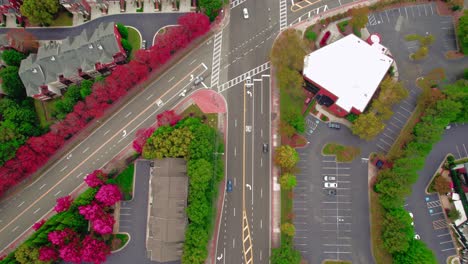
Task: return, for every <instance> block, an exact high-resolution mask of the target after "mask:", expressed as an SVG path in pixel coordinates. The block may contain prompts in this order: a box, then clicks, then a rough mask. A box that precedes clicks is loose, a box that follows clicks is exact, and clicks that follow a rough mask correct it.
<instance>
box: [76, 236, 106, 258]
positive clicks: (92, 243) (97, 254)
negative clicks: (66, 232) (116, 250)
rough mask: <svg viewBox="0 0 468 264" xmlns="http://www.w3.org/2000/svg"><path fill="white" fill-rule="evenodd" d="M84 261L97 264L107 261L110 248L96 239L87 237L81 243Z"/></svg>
mask: <svg viewBox="0 0 468 264" xmlns="http://www.w3.org/2000/svg"><path fill="white" fill-rule="evenodd" d="M81 243H82V245H83V247H82V248H81V255H82V261H84V262H92V263H95V264H99V263H103V262H105V261H106V257H107V255H109V254H110V247H109V246H108V245H107V244H106V243H105V242H104V241H102V240H98V239H95V238H93V237H91V236H90V235H87V236H86V237H85V238H84V239H83V241H82V242H81Z"/></svg>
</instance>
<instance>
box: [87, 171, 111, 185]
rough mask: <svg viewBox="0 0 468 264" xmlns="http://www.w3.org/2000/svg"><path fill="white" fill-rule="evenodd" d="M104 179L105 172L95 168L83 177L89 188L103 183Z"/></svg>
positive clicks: (105, 176) (105, 178)
mask: <svg viewBox="0 0 468 264" xmlns="http://www.w3.org/2000/svg"><path fill="white" fill-rule="evenodd" d="M106 180H107V174H105V173H104V172H102V170H95V171H93V172H91V173H90V174H88V176H86V178H85V179H84V181H85V182H86V184H87V185H88V186H89V187H91V188H94V187H98V186H101V185H103V184H104V183H105V182H106Z"/></svg>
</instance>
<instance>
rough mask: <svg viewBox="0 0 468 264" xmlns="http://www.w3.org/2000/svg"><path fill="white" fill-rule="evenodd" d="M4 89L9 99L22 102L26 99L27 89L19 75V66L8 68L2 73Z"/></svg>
mask: <svg viewBox="0 0 468 264" xmlns="http://www.w3.org/2000/svg"><path fill="white" fill-rule="evenodd" d="M0 77H1V78H2V81H3V82H2V89H3V91H4V92H5V93H6V94H7V95H8V97H10V98H12V99H15V100H18V101H21V100H24V99H25V98H26V89H25V88H24V85H23V82H22V81H21V79H20V77H19V75H18V67H17V66H7V67H6V68H4V69H2V70H1V71H0Z"/></svg>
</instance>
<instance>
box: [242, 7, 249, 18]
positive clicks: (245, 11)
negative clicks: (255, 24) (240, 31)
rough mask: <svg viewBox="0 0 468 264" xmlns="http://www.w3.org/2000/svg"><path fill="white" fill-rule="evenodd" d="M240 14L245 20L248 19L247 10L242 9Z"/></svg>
mask: <svg viewBox="0 0 468 264" xmlns="http://www.w3.org/2000/svg"><path fill="white" fill-rule="evenodd" d="M242 13H243V14H244V18H245V19H248V18H249V11H248V10H247V8H245V7H244V9H242Z"/></svg>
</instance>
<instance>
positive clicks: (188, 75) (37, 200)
mask: <svg viewBox="0 0 468 264" xmlns="http://www.w3.org/2000/svg"><path fill="white" fill-rule="evenodd" d="M200 66H201V65H198V66H197V67H196V68H195V69H193V70H192V71H191V72H190V73H188V74H186V75H185V76H184V78H182V79H180V81H178V82H177V83H176V84H174V85H173V86H172V87H171V88H170V89H168V90H167V91H166V92H165V93H164V94H163V95H161V96H160V97H159V98H162V97H164V96H165V95H166V94H168V93H169V92H170V91H172V90H173V89H174V88H175V87H176V86H177V85H179V84H180V83H181V82H182V81H184V80H185V79H186V78H187V77H190V75H191V74H193V73H194V72H195V71H196V70H197V69H198V68H199V67H200ZM154 104H156V101H155V102H153V103H152V104H150V105H149V106H148V107H147V108H145V109H144V110H143V111H142V112H141V113H140V114H138V115H137V116H136V117H135V118H133V119H132V120H130V121H129V122H127V125H126V126H124V127H123V128H126V127H127V126H129V125H130V124H131V123H132V122H133V121H135V120H136V119H137V118H139V117H140V116H141V115H143V114H145V113H146V112H147V111H148V109H150V108H151V107H153V105H154ZM118 135H121V133H120V131H119V133H116V134H115V135H114V136H112V137H111V138H110V139H109V140H107V141H106V142H104V143H103V144H102V145H101V146H100V147H99V148H98V149H96V150H95V151H94V152H93V153H91V155H89V156H88V157H87V158H86V159H84V160H83V161H82V162H81V163H80V164H78V165H77V166H75V168H74V169H73V170H72V171H70V172H69V173H68V174H66V175H65V176H64V177H63V178H62V179H61V180H60V181H58V182H57V183H56V184H55V185H53V186H52V187H51V188H50V189H49V190H48V191H47V192H45V193H44V194H43V195H41V196H40V197H39V198H37V199H36V200H35V201H34V202H32V203H31V205H29V206H28V207H27V208H26V209H24V210H23V211H22V212H21V213H19V214H18V215H17V216H16V217H15V218H13V220H11V221H10V222H9V223H8V224H6V225H5V226H4V227H3V228H2V229H0V232H3V231H4V230H5V229H6V228H7V227H8V226H9V225H11V224H12V223H13V222H15V221H16V220H18V218H20V217H21V216H22V215H23V214H24V213H25V212H26V211H28V210H29V209H31V207H33V206H34V205H36V204H37V203H38V202H39V201H40V200H41V199H43V198H44V197H45V196H46V195H47V194H49V193H50V192H51V191H52V190H53V189H54V188H55V187H57V186H58V185H59V184H60V183H62V182H63V181H64V180H66V179H67V178H68V177H70V175H71V174H72V173H74V172H75V171H76V170H77V169H78V167H80V166H81V165H83V164H84V163H85V162H86V161H88V160H89V159H91V158H92V156H93V155H95V154H96V153H97V152H98V151H99V150H101V149H102V148H103V147H104V146H106V144H107V143H109V142H110V141H111V140H112V139H113V138H115V137H116V136H118Z"/></svg>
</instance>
